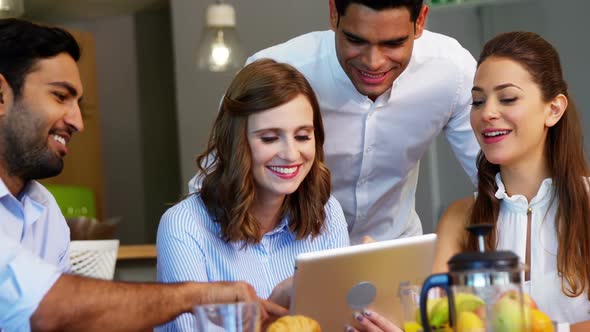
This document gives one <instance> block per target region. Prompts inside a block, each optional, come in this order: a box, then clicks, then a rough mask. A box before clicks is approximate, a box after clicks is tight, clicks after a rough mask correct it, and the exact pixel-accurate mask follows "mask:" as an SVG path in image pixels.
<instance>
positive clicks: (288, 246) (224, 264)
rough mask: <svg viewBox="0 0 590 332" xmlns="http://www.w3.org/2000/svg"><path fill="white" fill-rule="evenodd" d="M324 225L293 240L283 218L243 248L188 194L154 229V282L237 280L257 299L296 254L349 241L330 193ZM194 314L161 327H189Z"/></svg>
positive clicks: (286, 272)
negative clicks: (251, 289)
mask: <svg viewBox="0 0 590 332" xmlns="http://www.w3.org/2000/svg"><path fill="white" fill-rule="evenodd" d="M325 209H326V223H325V228H324V230H323V231H322V233H321V234H320V235H318V236H317V237H316V238H315V239H313V240H312V239H311V236H310V237H308V238H306V239H302V240H296V239H295V235H294V234H293V233H292V232H291V231H290V230H289V227H288V220H287V218H284V219H283V220H282V221H281V223H280V224H279V225H278V226H277V227H276V228H275V229H274V230H273V231H271V232H269V233H267V234H265V235H264V236H263V237H262V240H261V243H259V244H257V245H249V246H245V247H243V243H241V242H237V243H231V242H230V243H228V242H225V241H224V240H223V239H222V238H221V227H220V225H219V224H218V223H216V222H214V221H213V219H212V217H211V215H210V214H209V212H208V210H207V208H206V207H205V204H204V203H203V201H202V200H201V196H200V195H199V194H195V195H191V196H189V197H187V198H186V199H184V200H183V201H182V202H180V203H178V204H176V205H175V206H173V207H172V208H170V209H168V211H166V213H164V215H163V216H162V219H161V221H160V226H159V227H158V238H157V248H158V280H159V281H163V282H180V281H189V280H190V281H201V282H203V281H239V280H243V281H246V282H248V283H250V284H251V285H252V286H253V287H254V289H255V290H256V292H257V294H258V296H259V297H261V298H267V297H268V296H269V295H270V294H271V292H272V290H273V288H274V287H275V286H276V285H277V284H278V283H279V282H281V281H283V280H284V279H286V278H289V277H291V276H292V275H293V272H294V266H295V257H296V256H297V255H298V254H300V253H304V252H310V251H318V250H325V249H330V248H338V247H344V246H348V245H349V239H348V229H347V224H346V220H345V219H344V214H343V212H342V208H341V207H340V204H339V203H338V201H337V200H336V199H335V198H334V197H330V199H329V200H328V203H327V204H326V206H325ZM194 326H196V323H195V321H194V317H193V316H192V315H190V314H184V315H181V316H180V317H178V318H177V319H176V320H175V321H173V322H171V323H169V324H166V325H164V326H162V327H161V328H160V329H159V330H160V331H191V330H193V329H194Z"/></svg>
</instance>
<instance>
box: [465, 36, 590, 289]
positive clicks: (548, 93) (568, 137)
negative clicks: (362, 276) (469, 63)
mask: <svg viewBox="0 0 590 332" xmlns="http://www.w3.org/2000/svg"><path fill="white" fill-rule="evenodd" d="M490 57H496V58H506V59H510V60H512V61H515V62H517V63H519V64H520V65H522V66H523V67H524V68H525V69H526V70H527V71H528V72H529V74H530V75H531V78H532V79H533V81H534V82H535V83H536V85H537V86H538V87H539V89H540V90H541V95H542V98H543V100H544V101H545V102H549V101H551V100H552V99H553V98H555V97H556V96H558V95H559V94H563V95H565V96H566V97H567V98H568V100H569V104H568V107H567V109H566V111H565V112H564V114H563V116H562V117H561V119H560V120H559V122H557V124H555V125H554V126H552V127H550V128H549V129H548V134H547V138H546V140H547V141H546V144H545V145H546V147H545V148H546V150H545V158H547V163H548V166H549V171H550V173H551V177H552V179H553V186H554V188H555V193H554V195H555V196H554V197H553V199H557V202H558V208H557V218H556V220H555V227H556V231H557V238H558V241H559V246H558V252H557V270H558V272H559V275H560V276H562V285H561V288H562V291H563V292H564V293H565V294H566V295H567V296H570V297H576V296H579V295H581V294H582V292H584V291H585V290H587V289H588V288H589V285H590V280H589V278H590V261H589V259H590V227H589V226H588V222H589V220H590V201H589V195H588V190H589V187H588V182H587V180H586V177H587V176H588V166H587V164H586V157H585V155H584V147H583V137H582V129H581V128H580V124H579V123H580V122H579V117H578V113H577V111H576V108H575V106H574V103H573V101H572V100H571V99H569V95H568V88H567V83H566V82H565V81H564V79H563V74H562V70H561V64H560V60H559V55H558V53H557V51H556V50H555V48H554V47H553V46H552V45H551V44H550V43H549V42H547V41H546V40H545V39H543V38H542V37H540V36H539V35H537V34H534V33H531V32H509V33H504V34H500V35H498V36H497V37H495V38H493V39H492V40H490V41H489V42H487V43H486V45H485V46H484V48H483V50H482V52H481V54H480V57H479V61H478V66H479V65H481V63H482V62H484V61H485V60H486V59H488V58H490ZM477 168H478V196H477V198H476V200H475V203H474V206H473V209H472V212H471V216H470V220H469V222H470V223H471V224H477V223H493V224H496V222H497V220H498V213H499V208H500V203H499V201H498V200H497V199H496V198H495V196H494V195H495V192H496V191H497V189H498V188H497V185H496V182H495V175H496V173H498V172H499V171H500V168H499V166H498V165H494V164H492V163H490V162H489V161H487V160H486V158H485V156H484V155H483V154H482V153H481V152H480V154H479V156H478V160H477ZM476 246H477V240H476V239H475V237H474V236H472V235H470V236H469V237H468V240H467V248H466V249H468V250H475V248H476ZM496 246H497V237H496V232H492V233H491V234H490V236H488V238H487V243H486V247H488V249H490V248H496ZM588 298H589V299H590V292H589V294H588Z"/></svg>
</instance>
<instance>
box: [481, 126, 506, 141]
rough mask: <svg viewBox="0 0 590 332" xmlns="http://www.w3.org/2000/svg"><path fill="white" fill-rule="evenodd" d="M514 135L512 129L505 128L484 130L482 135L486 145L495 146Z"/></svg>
mask: <svg viewBox="0 0 590 332" xmlns="http://www.w3.org/2000/svg"><path fill="white" fill-rule="evenodd" d="M510 133H512V130H510V129H504V128H488V129H484V130H483V132H482V133H481V135H482V136H483V142H484V143H485V144H493V143H497V142H500V141H502V140H503V139H504V138H506V137H507V136H508V135H510Z"/></svg>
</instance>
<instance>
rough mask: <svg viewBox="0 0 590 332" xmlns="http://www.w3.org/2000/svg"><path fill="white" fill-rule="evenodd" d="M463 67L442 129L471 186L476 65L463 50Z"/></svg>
mask: <svg viewBox="0 0 590 332" xmlns="http://www.w3.org/2000/svg"><path fill="white" fill-rule="evenodd" d="M463 55H464V59H463V61H461V63H462V65H463V67H462V68H459V71H460V73H461V74H460V77H459V82H458V84H457V97H456V102H455V103H454V108H453V112H452V114H451V119H450V120H449V122H448V123H447V125H446V126H445V128H444V131H445V135H446V137H447V140H448V142H449V144H450V145H451V148H452V149H453V152H454V153H455V156H456V157H457V159H458V160H459V162H460V163H461V166H463V169H464V170H465V172H466V173H467V175H468V176H469V178H470V179H471V182H472V183H473V184H476V183H477V167H476V158H477V154H478V153H479V150H480V149H479V144H478V143H477V140H476V139H475V135H474V134H473V129H472V128H471V123H470V113H471V88H472V87H473V77H474V76H475V69H476V67H477V63H476V62H475V59H474V58H473V56H472V55H471V54H470V53H469V52H468V51H467V50H465V52H464V54H463Z"/></svg>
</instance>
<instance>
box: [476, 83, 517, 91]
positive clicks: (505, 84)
mask: <svg viewBox="0 0 590 332" xmlns="http://www.w3.org/2000/svg"><path fill="white" fill-rule="evenodd" d="M506 88H517V89H518V90H521V91H522V89H521V88H520V87H519V86H518V85H515V84H512V83H504V84H500V85H496V86H495V87H494V91H500V90H503V89H506ZM471 91H479V92H483V89H482V88H480V87H478V86H474V87H473V88H471Z"/></svg>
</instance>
